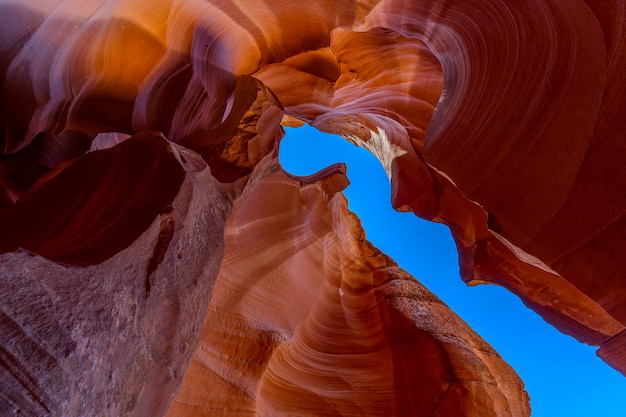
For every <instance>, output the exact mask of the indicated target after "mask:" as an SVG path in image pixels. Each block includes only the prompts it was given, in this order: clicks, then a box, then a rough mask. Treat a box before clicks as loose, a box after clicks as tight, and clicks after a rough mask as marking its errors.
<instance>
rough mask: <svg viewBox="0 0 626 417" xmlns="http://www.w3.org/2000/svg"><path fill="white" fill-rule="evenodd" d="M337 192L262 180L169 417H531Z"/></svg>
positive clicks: (496, 365) (510, 377)
mask: <svg viewBox="0 0 626 417" xmlns="http://www.w3.org/2000/svg"><path fill="white" fill-rule="evenodd" d="M336 175H338V176H341V175H342V174H341V173H340V172H337V173H336ZM344 178H345V177H344ZM328 181H331V182H332V183H334V184H337V181H332V176H328V177H326V178H325V179H322V180H319V181H318V182H314V183H302V182H296V181H295V180H293V179H289V178H287V177H286V176H285V175H284V174H283V173H281V172H280V169H279V168H278V167H277V164H275V165H274V169H272V163H271V162H268V163H264V164H262V165H261V166H260V167H258V170H257V171H255V174H254V175H253V177H252V179H251V182H252V186H251V187H250V188H246V190H245V191H244V195H243V196H242V197H241V198H240V199H239V200H238V201H237V203H236V205H235V207H234V210H233V216H231V218H230V219H229V221H228V223H227V225H226V230H225V233H224V239H225V242H224V243H225V254H224V260H223V262H222V267H221V269H220V274H219V277H218V279H217V282H216V284H215V287H214V290H213V295H212V298H211V302H210V304H209V311H208V314H207V316H206V319H205V323H204V328H203V331H202V336H201V340H200V344H199V345H198V348H197V349H196V353H195V354H194V358H193V360H192V363H191V366H190V368H189V370H188V371H187V374H186V376H185V380H184V382H183V388H182V390H181V393H180V394H179V395H178V397H177V398H176V401H175V403H174V405H173V406H172V408H171V409H170V412H169V415H170V416H199V415H203V416H213V415H241V416H248V415H262V416H269V415H310V416H321V415H324V416H326V415H328V416H336V415H371V416H392V415H406V416H409V415H410V416H432V415H435V416H477V415H481V416H525V415H528V414H529V411H530V410H529V408H528V405H527V399H526V397H525V393H524V391H523V387H522V384H521V382H520V381H519V379H518V378H517V377H516V376H515V374H514V373H513V371H512V370H511V369H510V368H509V367H508V366H507V365H506V364H505V363H504V362H503V361H502V359H500V357H499V356H498V355H497V354H496V353H495V352H494V351H493V350H492V349H491V348H490V347H489V346H488V345H486V343H485V342H484V341H483V340H481V339H480V338H479V337H477V336H476V335H475V334H474V333H473V332H472V331H471V330H470V329H469V328H468V327H467V325H465V324H464V323H463V322H461V321H460V319H459V318H458V317H456V315H454V313H452V312H451V311H450V310H449V309H448V308H447V307H446V306H445V305H443V304H442V303H441V301H439V300H438V299H437V298H436V297H434V296H433V295H432V294H430V293H429V292H428V291H427V290H426V289H425V288H424V287H422V286H421V285H420V284H419V283H418V282H417V281H416V280H415V279H414V278H412V277H411V276H409V275H408V274H407V273H406V272H405V271H403V270H401V269H399V268H398V267H397V266H396V265H395V264H394V263H393V261H391V260H390V259H389V258H387V257H386V256H384V255H382V254H381V253H380V252H379V251H378V250H376V249H375V248H374V247H372V246H371V245H370V244H369V243H368V242H367V241H366V240H365V238H364V234H363V230H362V229H361V227H360V225H359V223H358V220H357V219H356V218H355V217H354V215H353V214H351V213H350V212H348V210H347V203H346V200H345V198H344V197H343V195H342V194H340V193H338V194H335V192H336V191H338V190H340V189H341V188H343V186H345V185H346V182H345V181H344V182H343V183H339V184H338V185H339V186H338V187H337V186H334V187H333V186H331V184H328ZM478 398H480V399H481V401H476V399H478Z"/></svg>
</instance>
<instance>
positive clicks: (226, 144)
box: [0, 0, 626, 416]
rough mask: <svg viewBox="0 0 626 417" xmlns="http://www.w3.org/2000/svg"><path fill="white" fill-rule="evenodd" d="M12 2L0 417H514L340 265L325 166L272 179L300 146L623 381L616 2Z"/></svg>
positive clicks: (625, 243) (2, 166)
mask: <svg viewBox="0 0 626 417" xmlns="http://www.w3.org/2000/svg"><path fill="white" fill-rule="evenodd" d="M22 3H23V2H22ZM22 3H20V2H17V1H11V0H0V22H2V26H1V27H2V29H1V32H0V33H1V36H0V85H1V88H2V90H1V97H0V124H1V126H0V135H1V136H0V149H1V150H2V156H1V158H0V252H2V255H0V256H1V258H0V270H1V271H2V273H1V274H0V279H2V282H3V283H2V289H3V291H2V292H0V301H1V302H0V313H1V314H2V316H3V318H2V320H0V325H1V326H3V330H2V332H0V334H2V335H3V336H2V338H1V339H0V355H1V356H0V359H1V360H2V368H1V371H2V372H3V377H2V378H1V379H0V381H2V382H0V384H2V389H3V390H2V392H3V393H6V394H4V395H3V396H2V397H1V399H0V401H2V404H0V409H2V410H5V409H7V410H10V411H9V412H10V413H11V412H16V413H17V412H22V413H26V414H29V415H59V414H66V415H84V414H90V411H89V410H102V411H101V412H102V413H103V414H104V415H146V410H149V414H150V415H165V414H166V413H167V411H168V409H170V406H172V408H171V410H170V415H202V414H203V413H204V414H206V415H219V412H218V411H217V408H219V409H220V410H223V411H220V412H223V414H225V415H231V414H233V415H237V413H239V414H242V415H255V414H256V415H277V414H284V415H323V414H326V415H355V414H359V413H361V411H360V410H363V409H366V410H368V412H371V413H374V414H377V415H436V416H447V415H459V413H460V412H463V413H465V415H475V416H485V415H494V416H508V415H513V416H524V415H528V413H529V410H528V406H527V398H526V397H525V394H524V393H523V389H522V386H521V385H520V383H519V381H518V380H517V378H516V377H515V376H514V374H513V373H512V371H511V370H510V369H509V368H508V367H507V366H506V365H505V364H503V363H502V362H501V360H500V359H499V358H498V357H497V355H495V354H494V353H493V352H492V351H491V350H490V348H489V347H487V346H486V345H485V344H484V342H482V341H481V340H480V339H479V338H478V337H477V336H475V335H474V334H473V333H471V331H470V330H469V329H467V327H466V326H464V325H463V324H462V323H460V321H459V320H458V319H457V318H456V317H455V316H454V315H453V314H452V313H451V312H449V311H448V310H447V309H446V308H445V307H444V306H443V305H442V304H441V303H440V302H439V301H437V300H435V299H434V298H433V297H432V295H429V293H428V292H427V291H426V290H425V289H423V288H422V287H421V286H420V285H419V284H417V283H416V282H414V281H412V280H411V279H408V277H407V276H406V274H405V273H404V272H403V271H401V270H400V269H398V268H397V267H396V266H395V265H393V262H391V261H390V260H389V259H387V258H386V257H385V256H383V255H381V254H379V253H378V252H377V251H376V250H375V249H373V248H371V246H369V245H368V244H367V243H366V242H365V241H364V240H363V237H362V231H361V229H360V226H359V225H358V222H356V221H355V220H354V219H353V218H352V216H351V215H350V214H349V213H348V212H347V211H346V209H345V202H344V200H343V199H342V197H341V194H340V192H339V191H340V190H341V189H342V187H343V186H345V177H344V176H343V174H342V173H341V172H340V170H339V171H338V170H337V169H338V168H336V167H335V168H329V169H327V170H326V171H324V172H321V173H319V174H318V175H314V176H312V177H310V178H306V179H297V178H295V179H294V178H290V177H288V176H285V175H284V174H282V173H280V172H278V171H277V170H276V167H275V160H276V155H277V146H278V144H279V141H280V138H281V137H282V134H283V131H282V128H281V123H283V124H285V125H297V124H298V123H302V122H303V121H305V122H308V123H310V124H312V125H313V126H315V127H317V128H318V129H320V130H323V131H326V132H330V133H337V134H340V135H342V136H343V137H345V138H346V139H347V140H349V141H352V142H354V143H356V144H357V145H360V146H363V147H364V148H366V149H368V150H370V151H371V152H372V153H373V154H374V155H376V157H377V158H379V159H380V161H381V163H382V164H383V166H384V167H385V170H386V171H387V174H388V175H389V177H390V179H391V182H392V204H393V205H394V207H396V208H397V209H400V210H406V211H413V212H414V213H415V214H417V215H419V216H421V217H424V218H427V219H430V220H434V221H439V222H443V223H445V224H447V225H448V226H449V227H450V229H451V230H452V233H453V235H454V238H455V240H456V242H457V246H458V249H459V264H460V268H461V272H462V276H463V278H464V279H465V280H466V281H467V282H468V283H471V284H473V283H480V282H494V283H498V284H500V285H503V286H505V287H507V288H509V289H510V290H511V291H513V292H515V293H516V294H518V295H519V296H520V297H521V299H522V300H523V301H524V302H525V303H526V304H527V305H528V306H529V307H531V308H533V309H534V310H535V311H537V312H538V313H539V314H541V315H542V316H543V317H545V318H546V320H548V321H549V322H551V323H553V324H554V325H555V326H557V327H558V328H559V329H561V330H562V331H563V332H566V333H568V334H571V335H573V336H574V337H576V338H577V339H579V340H580V341H581V342H585V343H590V344H594V345H597V346H600V349H599V351H598V352H599V355H600V356H601V357H603V358H604V359H605V360H606V361H607V362H608V363H609V364H611V365H612V366H614V367H615V368H616V369H618V370H620V371H621V372H623V373H626V347H625V345H626V341H625V339H626V333H625V332H624V325H625V324H626V310H625V309H624V307H623V306H624V305H626V291H625V290H624V287H625V286H624V284H623V279H622V277H623V272H622V271H624V270H625V269H626V264H625V263H626V256H624V254H625V253H626V239H625V238H624V236H626V222H625V220H624V213H626V194H624V192H623V190H624V189H626V184H625V183H626V180H625V179H626V175H625V173H624V168H623V163H622V162H623V161H624V160H626V145H625V144H626V138H625V137H624V135H625V133H624V131H626V129H624V122H623V115H624V114H626V98H625V97H626V95H625V94H624V83H625V77H626V76H625V75H624V71H623V68H624V64H625V62H624V61H625V58H626V48H625V47H624V40H625V39H624V38H625V35H624V32H623V29H622V28H623V26H624V4H623V2H621V1H611V2H592V1H589V2H583V1H573V2H568V3H567V4H564V3H563V4H562V3H561V2H556V1H539V0H537V1H530V0H529V1H524V0H522V1H516V2H505V1H484V0H480V1H479V0H475V1H474V0H469V1H468V0H463V1H460V0H459V1H456V0H455V1H445V2H443V1H432V2H424V1H375V0H374V1H318V2H272V3H271V4H269V3H267V4H266V3H262V2H261V3H260V2H245V1H237V0H223V1H219V0H213V1H193V0H189V1H165V0H156V1H155V0H151V1H147V0H128V1H123V2H121V1H120V2H116V1H113V2H105V3H102V2H96V1H93V2H92V1H77V0H68V1H60V0H56V1H39V2H36V3H34V4H28V5H24V4H22ZM31 3H32V2H31ZM260 161H263V162H260ZM233 207H234V208H233ZM220 265H221V266H220ZM218 271H219V272H218ZM5 289H6V290H5ZM202 323H204V324H202ZM119 358H124V361H120V360H119ZM189 364H191V365H189ZM426 365H428V366H426ZM422 372H423V373H422ZM417 374H419V375H417ZM469 381H475V382H469ZM181 384H182V385H181ZM181 386H182V389H181ZM207 386H210V387H211V389H209V390H207V388H206V387H207ZM179 390H180V393H178V392H179ZM177 395H178V396H177ZM313 398H315V400H313ZM311 403H315V404H316V405H315V407H316V408H315V409H311V408H310V407H311V406H310V405H307V404H311ZM172 404H173V405H172ZM307 407H309V408H307ZM351 407H352V408H351ZM459 410H463V411H459ZM99 412H100V411H99Z"/></svg>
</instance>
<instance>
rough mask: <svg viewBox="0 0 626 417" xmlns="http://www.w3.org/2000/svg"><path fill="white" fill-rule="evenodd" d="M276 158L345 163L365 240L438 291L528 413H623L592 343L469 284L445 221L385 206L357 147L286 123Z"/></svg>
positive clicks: (382, 187)
mask: <svg viewBox="0 0 626 417" xmlns="http://www.w3.org/2000/svg"><path fill="white" fill-rule="evenodd" d="M285 131H286V135H285V137H284V138H283V139H282V141H281V144H280V152H279V160H280V163H281V165H282V167H283V169H285V170H286V171H287V172H289V173H291V174H293V175H300V176H302V175H311V174H313V173H315V172H317V171H319V170H321V169H323V168H325V167H327V166H329V165H331V164H333V163H337V162H344V163H345V164H346V165H347V175H348V179H349V180H350V185H349V186H348V187H347V188H346V189H345V190H344V191H343V193H344V195H345V196H346V198H347V199H348V207H349V209H350V210H351V211H352V212H354V213H356V215H357V216H358V217H359V219H360V220H361V224H362V226H363V228H364V229H365V235H366V238H367V239H368V240H369V241H370V242H372V244H373V245H374V246H376V247H377V248H378V249H380V250H381V251H382V252H383V253H385V254H387V255H389V256H390V257H391V258H393V259H394V260H395V261H396V262H397V263H398V265H399V266H400V267H401V268H403V269H405V270H406V271H408V272H409V273H410V274H411V275H413V276H414V277H415V278H416V279H417V280H419V281H420V282H421V283H422V284H423V285H425V286H426V287H427V288H428V289H429V290H430V291H431V292H433V293H434V294H435V295H437V296H438V297H439V298H440V299H441V300H443V302H444V303H446V304H447V305H448V306H449V307H450V308H451V309H452V310H453V311H454V312H455V313H456V314H458V315H459V316H460V317H461V318H462V319H463V320H464V321H465V322H467V323H468V324H469V325H470V327H472V329H474V331H476V332H477V333H478V334H479V335H480V336H481V337H482V338H483V339H485V340H486V341H487V342H488V343H489V344H490V345H491V346H493V348H494V349H495V350H496V351H497V352H498V353H499V354H500V355H501V356H502V357H503V358H504V360H505V361H506V362H508V363H509V365H511V366H512V367H513V369H515V371H516V372H517V373H518V375H519V376H520V377H521V378H522V380H523V381H524V384H525V386H526V391H527V392H528V394H529V395H530V399H531V402H530V405H531V409H532V417H560V416H563V417H565V416H568V417H583V416H584V417H590V416H603V417H613V416H615V417H618V416H626V401H625V400H624V393H626V378H624V377H623V376H622V375H621V374H619V373H618V372H617V371H615V370H614V369H612V368H611V367H609V366H608V365H606V364H605V363H604V362H603V361H602V360H600V359H599V358H598V357H597V356H596V355H595V349H596V348H595V347H590V346H587V345H583V344H580V343H578V342H577V341H576V340H575V339H573V338H572V337H569V336H566V335H564V334H562V333H560V332H559V331H558V330H556V329H555V328H554V327H552V326H551V325H549V324H547V323H546V322H545V321H544V320H543V319H542V318H541V317H539V316H538V315H537V314H535V313H534V312H533V311H532V310H530V309H528V308H526V307H525V306H524V305H523V304H522V302H521V301H520V300H519V298H517V297H516V296H514V295H513V294H511V293H509V292H508V291H507V290H505V289H503V288H500V287H498V286H495V285H479V286H475V287H468V286H467V285H465V283H464V282H463V281H462V280H461V278H460V276H459V271H458V263H457V253H456V248H455V246H454V243H453V241H452V237H451V236H450V232H449V231H448V229H447V227H445V226H443V225H441V224H436V223H431V222H427V221H425V220H422V219H419V218H418V217H416V216H415V215H413V214H412V213H399V212H396V211H395V210H393V209H392V208H391V203H390V188H389V181H388V179H387V176H386V174H385V171H384V169H383V168H382V166H381V164H380V163H379V162H378V160H376V158H375V157H374V156H373V155H371V154H370V153H369V152H367V151H366V150H364V149H361V148H358V147H356V146H354V145H352V144H350V143H349V142H347V141H346V140H344V139H343V138H341V137H339V136H335V135H328V134H324V133H321V132H319V131H317V130H316V129H314V128H312V127H310V126H309V125H304V126H302V127H300V128H295V129H294V128H285Z"/></svg>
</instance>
